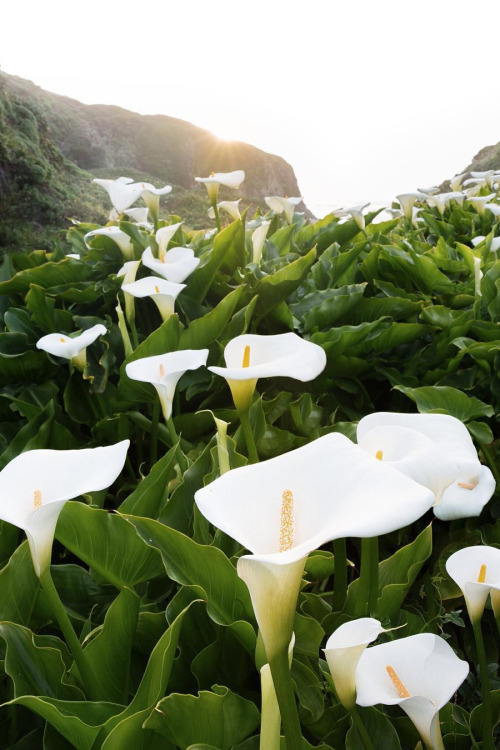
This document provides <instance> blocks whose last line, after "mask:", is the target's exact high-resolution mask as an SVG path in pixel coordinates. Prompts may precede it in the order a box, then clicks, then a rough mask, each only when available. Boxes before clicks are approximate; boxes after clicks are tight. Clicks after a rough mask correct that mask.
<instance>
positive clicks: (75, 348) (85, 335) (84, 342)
mask: <svg viewBox="0 0 500 750" xmlns="http://www.w3.org/2000/svg"><path fill="white" fill-rule="evenodd" d="M107 332H108V329H107V328H106V326H103V325H102V323H98V324H97V325H95V326H92V328H87V330H86V331H82V333H80V334H79V335H78V336H74V337H73V338H71V337H70V336H67V335H66V334H65V333H49V334H47V336H42V338H41V339H39V340H38V341H37V342H36V348H37V349H42V350H43V351H44V352H48V353H49V354H52V355H54V356H55V357H64V359H69V360H71V362H72V363H73V364H74V365H75V367H77V368H78V369H80V370H83V369H84V368H85V364H86V361H87V356H86V349H87V346H90V344H93V343H94V341H96V339H98V338H99V336H104V335H105V334H106V333H107Z"/></svg>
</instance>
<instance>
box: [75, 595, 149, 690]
mask: <svg viewBox="0 0 500 750" xmlns="http://www.w3.org/2000/svg"><path fill="white" fill-rule="evenodd" d="M139 602H140V599H139V597H138V596H137V594H136V593H135V592H133V591H131V590H130V589H127V588H125V589H122V591H120V593H119V595H118V596H117V598H116V599H115V601H114V602H113V604H112V605H111V606H110V608H109V609H108V611H107V613H106V617H105V619H104V623H103V625H102V626H101V628H99V631H100V632H99V633H98V634H97V636H95V637H94V638H93V640H91V641H90V643H89V644H88V645H87V647H86V648H85V657H86V658H87V660H88V662H89V664H90V666H91V667H93V669H94V673H95V674H98V675H99V692H98V694H97V695H96V698H97V699H98V700H107V701H111V702H112V703H123V704H125V703H127V699H128V681H129V671H130V653H131V650H132V641H133V638H134V633H135V629H136V627H137V617H138V615H139Z"/></svg>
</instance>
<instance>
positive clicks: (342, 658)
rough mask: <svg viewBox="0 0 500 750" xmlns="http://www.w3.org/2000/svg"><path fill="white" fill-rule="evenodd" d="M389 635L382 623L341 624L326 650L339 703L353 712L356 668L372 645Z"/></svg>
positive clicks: (363, 619)
mask: <svg viewBox="0 0 500 750" xmlns="http://www.w3.org/2000/svg"><path fill="white" fill-rule="evenodd" d="M385 632H387V631H386V630H385V629H384V628H383V627H382V624H381V622H380V621H379V620H375V619H373V617H360V618H358V619H357V620H351V621H350V622H345V623H344V624H343V625H341V626H340V627H339V628H337V630H335V632H334V633H332V635H331V636H330V638H329V639H328V640H327V642H326V646H325V649H324V652H325V657H326V661H327V662H328V668H329V670H330V674H331V675H332V678H333V682H334V685H335V691H336V693H337V697H338V699H339V701H340V702H341V703H342V705H343V706H345V708H347V709H348V710H351V709H352V708H353V707H354V706H355V704H356V669H357V666H358V662H359V660H360V658H361V656H362V654H363V652H364V650H365V649H366V647H367V646H368V644H369V643H371V642H372V641H374V640H375V639H376V638H378V637H379V635H380V634H381V633H385Z"/></svg>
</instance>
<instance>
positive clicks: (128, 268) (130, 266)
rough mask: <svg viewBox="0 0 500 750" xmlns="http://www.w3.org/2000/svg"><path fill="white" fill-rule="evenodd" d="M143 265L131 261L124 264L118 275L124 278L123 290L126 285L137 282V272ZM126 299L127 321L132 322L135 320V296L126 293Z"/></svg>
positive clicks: (136, 261)
mask: <svg viewBox="0 0 500 750" xmlns="http://www.w3.org/2000/svg"><path fill="white" fill-rule="evenodd" d="M140 265H141V261H140V260H129V261H127V262H126V263H124V264H123V266H122V267H121V268H120V270H119V271H118V273H117V274H116V275H117V276H118V278H123V281H122V290H123V286H124V284H133V283H134V281H135V277H136V276H137V271H138V270H139V266H140ZM124 297H125V315H126V316H127V320H128V321H129V322H130V321H131V320H133V319H134V318H135V300H134V296H133V295H132V294H127V292H126V291H124Z"/></svg>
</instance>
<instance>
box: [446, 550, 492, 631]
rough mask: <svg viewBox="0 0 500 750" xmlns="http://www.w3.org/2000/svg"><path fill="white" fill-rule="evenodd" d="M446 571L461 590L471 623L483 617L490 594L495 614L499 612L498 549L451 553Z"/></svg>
mask: <svg viewBox="0 0 500 750" xmlns="http://www.w3.org/2000/svg"><path fill="white" fill-rule="evenodd" d="M446 570H447V571H448V575H449V576H450V578H453V580H454V581H455V583H456V584H457V586H458V587H459V588H460V589H461V591H462V593H463V595H464V599H465V603H466V605H467V611H468V613H469V617H470V619H471V621H472V622H474V621H476V620H480V619H481V617H482V616H483V612H484V607H485V605H486V601H487V599H488V595H489V594H491V603H492V605H493V610H494V612H495V617H498V616H499V615H500V549H498V548H497V547H488V546H486V545H478V546H475V547H465V548H464V549H460V550H458V552H455V553H454V554H453V555H450V557H449V558H448V560H447V561H446Z"/></svg>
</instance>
